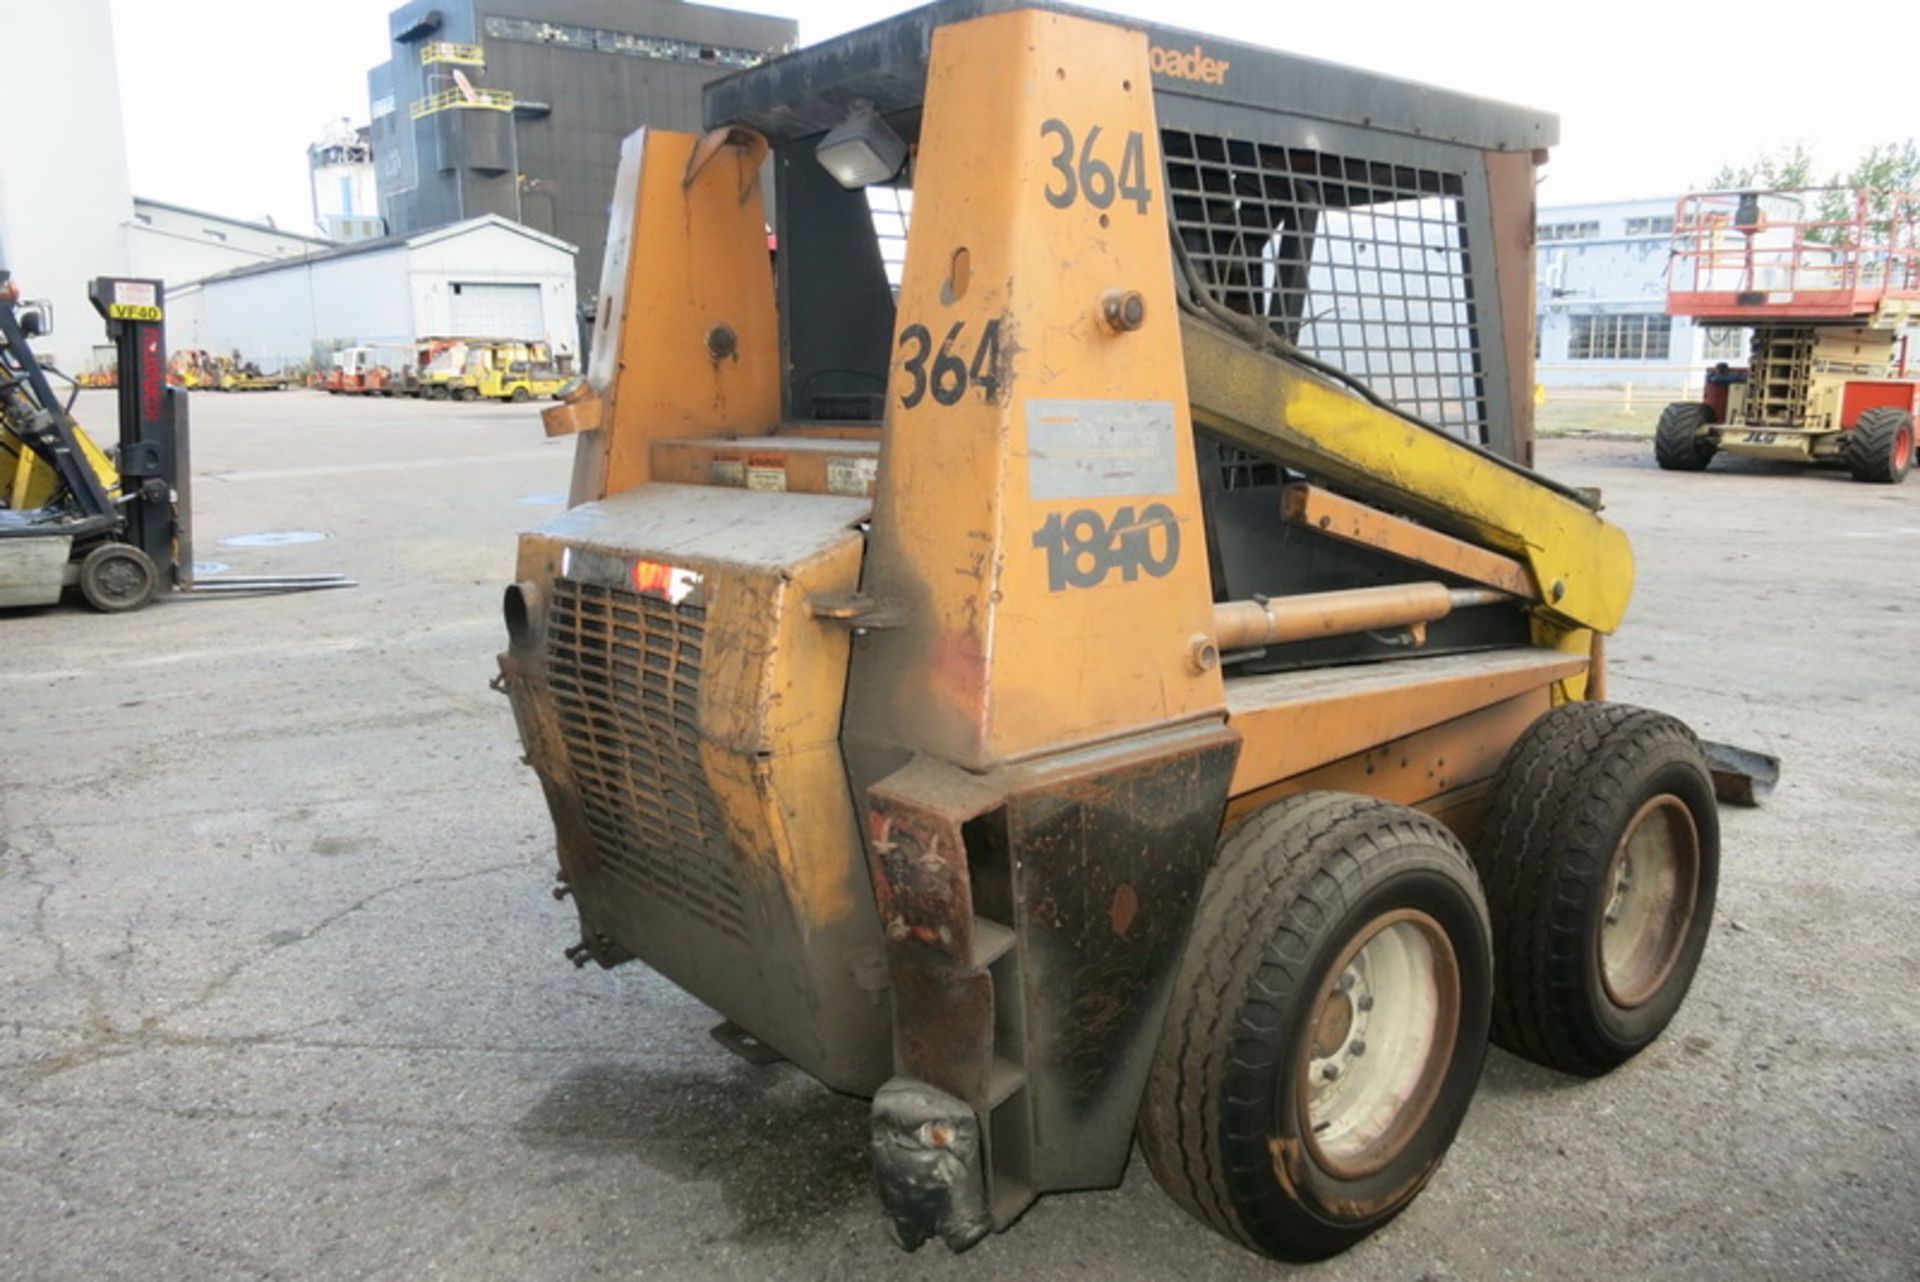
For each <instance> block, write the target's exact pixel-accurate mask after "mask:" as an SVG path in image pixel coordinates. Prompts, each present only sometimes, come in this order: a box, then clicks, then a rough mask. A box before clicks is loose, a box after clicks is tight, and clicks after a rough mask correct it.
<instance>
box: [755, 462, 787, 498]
mask: <svg viewBox="0 0 1920 1282" xmlns="http://www.w3.org/2000/svg"><path fill="white" fill-rule="evenodd" d="M747 488H748V489H750V490H784V489H786V488H787V460H786V459H785V458H784V457H782V456H781V455H778V454H773V455H762V456H759V457H753V456H749V457H748V459H747Z"/></svg>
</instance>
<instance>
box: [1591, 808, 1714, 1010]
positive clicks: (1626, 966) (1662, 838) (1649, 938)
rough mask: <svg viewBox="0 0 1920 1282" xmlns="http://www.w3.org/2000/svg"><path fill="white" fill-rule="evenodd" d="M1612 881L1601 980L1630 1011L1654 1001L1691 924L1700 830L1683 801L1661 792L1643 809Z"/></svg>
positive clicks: (1603, 915) (1623, 841) (1616, 859)
mask: <svg viewBox="0 0 1920 1282" xmlns="http://www.w3.org/2000/svg"><path fill="white" fill-rule="evenodd" d="M1607 877H1608V881H1607V883H1606V884H1605V886H1604V887H1603V889H1604V890H1605V892H1606V894H1607V902H1606V905H1605V907H1603V908H1602V909H1601V912H1600V980H1601V983H1602V984H1603V985H1604V986H1605V987H1606V990H1607V997H1608V999H1609V1000H1611V1001H1612V1002H1613V1003H1614V1005H1616V1006H1619V1007H1621V1008H1623V1009H1629V1010H1630V1009H1632V1008H1633V1007H1635V1006H1641V1005H1644V1004H1646V1003H1647V1002H1648V1001H1650V1000H1652V998H1653V996H1654V994H1655V993H1657V992H1659V991H1660V988H1661V986H1662V985H1663V984H1665V983H1666V981H1667V977H1668V976H1669V975H1671V974H1672V973H1673V968H1674V965H1675V964H1676V963H1677V962H1678V961H1679V960H1680V952H1681V949H1682V947H1683V946H1684V945H1685V943H1686V938H1687V932H1688V928H1689V927H1690V926H1691V925H1692V922H1693V911H1694V903H1695V901H1696V899H1697V898H1698V894H1699V883H1700V833H1699V830H1698V828H1697V827H1696V826H1695V825H1694V822H1693V812H1692V811H1691V810H1689V809H1687V805H1686V803H1685V802H1683V801H1681V800H1680V798H1678V797H1676V796H1674V795H1673V794H1671V793H1662V794H1661V795H1660V796H1658V797H1655V798H1653V799H1652V800H1650V801H1648V802H1647V803H1646V804H1645V805H1644V806H1642V807H1640V810H1639V812H1638V813H1637V814H1635V815H1634V817H1633V820H1632V822H1630V823H1629V824H1628V825H1627V830H1626V832H1625V834H1623V835H1622V836H1621V838H1620V845H1619V847H1618V849H1616V850H1615V851H1614V855H1613V862H1612V864H1611V865H1610V866H1609V868H1608V870H1607Z"/></svg>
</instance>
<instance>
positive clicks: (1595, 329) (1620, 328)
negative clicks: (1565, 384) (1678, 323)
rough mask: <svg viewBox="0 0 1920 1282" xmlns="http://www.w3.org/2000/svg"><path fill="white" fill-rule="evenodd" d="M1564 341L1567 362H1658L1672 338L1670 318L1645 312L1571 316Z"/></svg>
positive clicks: (1663, 357) (1671, 320) (1663, 355)
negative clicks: (1569, 329) (1568, 329)
mask: <svg viewBox="0 0 1920 1282" xmlns="http://www.w3.org/2000/svg"><path fill="white" fill-rule="evenodd" d="M1570 319H1571V320H1572V322H1573V333H1572V335H1571V336H1570V337H1569V338H1568V340H1567V359H1568V360H1570V361H1660V360H1665V359H1666V358H1667V345H1668V343H1669V342H1670V340H1671V339H1672V337H1673V318H1672V317H1671V316H1660V315H1649V314H1647V313H1645V312H1640V313H1633V314H1623V315H1613V316H1606V315H1600V316H1574V317H1571V318H1570Z"/></svg>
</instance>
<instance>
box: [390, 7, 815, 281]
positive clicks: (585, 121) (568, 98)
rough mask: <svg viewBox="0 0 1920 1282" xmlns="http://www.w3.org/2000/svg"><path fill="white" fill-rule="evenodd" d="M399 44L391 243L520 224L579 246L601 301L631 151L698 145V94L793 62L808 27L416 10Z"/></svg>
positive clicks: (749, 20)
mask: <svg viewBox="0 0 1920 1282" xmlns="http://www.w3.org/2000/svg"><path fill="white" fill-rule="evenodd" d="M389 33H390V36H391V39H392V49H393V53H392V57H391V58H390V60H389V61H387V62H386V63H384V64H383V65H381V66H378V67H375V68H374V69H373V70H372V71H371V72H370V73H369V77H368V90H369V99H370V103H371V109H372V140H373V149H374V157H375V162H376V166H377V170H378V175H379V196H380V212H381V214H382V215H384V217H385V218H386V225H387V230H388V231H389V232H391V233H393V234H396V235H410V234H412V233H414V232H417V231H421V230H424V229H427V228H430V227H438V226H442V225H444V224H446V223H450V222H455V221H458V220H460V219H463V218H472V217H475V216H477V215H481V214H498V215H500V216H502V217H505V218H510V219H512V220H514V221H515V222H520V223H525V224H527V225H528V226H530V227H533V228H535V229H537V230H539V231H542V232H546V233H548V234H549V235H553V236H557V237H559V238H561V239H563V240H566V241H569V242H571V243H573V244H576V245H579V246H581V247H582V249H581V252H580V255H579V258H578V260H577V261H576V263H575V268H576V277H575V279H576V282H577V283H578V287H579V293H580V297H581V298H582V299H585V300H588V301H589V302H591V298H592V294H593V292H594V291H595V290H596V289H597V288H598V286H599V281H600V246H601V244H602V242H603V241H604V240H605V239H606V229H607V207H608V204H609V202H610V201H611V200H612V197H613V178H614V170H615V168H616V167H617V164H618V161H619V156H620V141H621V139H623V138H625V137H626V136H627V135H628V134H630V133H632V132H633V131H634V130H635V129H638V128H640V127H641V126H643V125H651V126H654V127H657V128H664V129H683V130H698V129H699V128H700V89H701V86H703V85H705V84H706V83H707V82H708V81H710V80H713V79H715V78H717V77H719V76H722V75H726V74H727V73H729V72H732V71H736V70H738V69H740V68H742V67H748V66H752V65H754V64H755V63H758V62H760V61H761V60H762V59H764V58H765V57H767V56H768V55H769V54H771V53H777V52H781V51H784V50H786V49H789V48H791V47H792V46H793V45H794V43H795V41H796V39H797V37H798V26H797V24H795V23H794V22H793V21H792V20H790V19H786V18H773V17H763V16H760V15H757V14H750V13H737V12H733V11H730V10H726V9H718V8H712V7H708V6H705V5H697V4H686V3H681V2H680V0H413V2H412V3H408V4H405V5H402V6H401V7H399V8H398V9H395V10H394V11H393V13H392V15H391V17H390V19H389Z"/></svg>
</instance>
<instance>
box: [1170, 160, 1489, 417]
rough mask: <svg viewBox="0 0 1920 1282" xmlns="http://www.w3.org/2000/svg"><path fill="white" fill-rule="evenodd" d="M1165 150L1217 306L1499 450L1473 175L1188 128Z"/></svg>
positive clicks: (1173, 193) (1193, 249) (1192, 252)
mask: <svg viewBox="0 0 1920 1282" xmlns="http://www.w3.org/2000/svg"><path fill="white" fill-rule="evenodd" d="M1161 145H1162V147H1163V148H1164V150H1165V153H1166V166H1167V191H1168V197H1169V204H1170V206H1171V212H1172V216H1173V223H1174V227H1175V229H1176V230H1177V232H1178V234H1179V236H1180V239H1181V243H1182V244H1184V245H1185V246H1186V248H1187V253H1188V255H1189V256H1190V257H1191V258H1192V259H1193V262H1194V265H1195V266H1196V267H1197V268H1198V269H1199V271H1200V273H1201V275H1202V276H1203V277H1204V278H1205V280H1206V281H1207V283H1208V284H1209V285H1210V286H1211V290H1212V293H1213V296H1214V298H1215V299H1216V300H1217V301H1218V302H1220V303H1221V304H1222V305H1224V306H1226V307H1228V308H1231V309H1232V310H1234V311H1236V312H1241V313H1243V314H1246V315H1252V316H1259V317H1262V318H1264V319H1265V320H1266V321H1267V323H1268V324H1269V325H1271V326H1272V327H1273V330H1274V332H1275V333H1276V334H1278V335H1279V336H1280V337H1282V338H1284V339H1285V340H1286V341H1288V342H1289V343H1292V344H1293V345H1294V346H1296V347H1298V348H1299V349H1300V350H1301V351H1303V352H1306V353H1308V354H1309V355H1312V356H1316V357H1319V358H1320V359H1321V360H1324V361H1327V362H1329V363H1331V364H1333V365H1335V366H1337V367H1339V368H1340V369H1341V370H1343V371H1345V372H1346V373H1348V374H1350V375H1352V376H1353V377H1355V378H1358V379H1360V380H1361V381H1362V382H1364V383H1366V384H1367V385H1368V386H1369V387H1371V388H1372V389H1373V390H1374V391H1375V392H1376V393H1378V394H1379V395H1380V396H1383V397H1385V398H1386V399H1387V400H1389V401H1392V402H1393V403H1395V404H1396V405H1399V406H1400V407H1401V408H1403V409H1405V410H1407V411H1408V412H1409V413H1412V414H1416V415H1418V416H1419V417H1421V418H1424V419H1425V420H1427V421H1428V422H1430V423H1432V424H1434V425H1435V426H1437V427H1441V428H1444V429H1446V430H1447V431H1448V432H1451V433H1453V434H1454V435H1456V436H1460V437H1463V438H1465V439H1467V440H1470V441H1473V442H1475V443H1478V444H1484V443H1485V442H1486V440H1487V408H1486V391H1485V386H1484V372H1483V369H1482V364H1481V359H1480V347H1479V318H1478V316H1477V315H1476V312H1475V305H1474V298H1473V287H1472V286H1473V274H1472V270H1471V263H1470V260H1469V257H1468V245H1467V227H1466V213H1465V195H1464V192H1465V185H1464V182H1463V179H1462V176H1461V175H1460V174H1457V173H1452V172H1448V171H1446V170H1439V169H1426V168H1420V167H1417V166H1412V165H1404V164H1389V163H1386V162H1384V161H1378V160H1369V159H1363V158H1360V157H1355V156H1341V155H1335V154H1333V153H1331V152H1323V151H1311V150H1307V149H1304V148H1298V147H1283V146H1274V145H1271V144H1268V143H1256V142H1251V141H1247V140H1245V139H1240V138H1228V137H1222V136H1219V135H1212V134H1203V133H1193V132H1189V131H1187V130H1182V129H1164V130H1162V131H1161Z"/></svg>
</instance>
